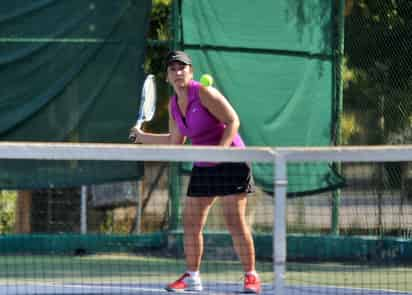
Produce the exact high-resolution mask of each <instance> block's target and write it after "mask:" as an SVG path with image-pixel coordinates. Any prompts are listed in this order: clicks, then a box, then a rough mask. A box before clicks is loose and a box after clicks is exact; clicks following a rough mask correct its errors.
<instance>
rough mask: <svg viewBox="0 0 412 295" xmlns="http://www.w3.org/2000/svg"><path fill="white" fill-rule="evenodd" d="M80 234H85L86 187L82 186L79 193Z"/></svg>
mask: <svg viewBox="0 0 412 295" xmlns="http://www.w3.org/2000/svg"><path fill="white" fill-rule="evenodd" d="M80 206H81V208H80V232H81V233H82V234H87V186H86V185H82V186H81V191H80Z"/></svg>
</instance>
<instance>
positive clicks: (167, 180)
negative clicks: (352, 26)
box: [0, 142, 412, 295]
mask: <svg viewBox="0 0 412 295" xmlns="http://www.w3.org/2000/svg"><path fill="white" fill-rule="evenodd" d="M25 161H38V163H39V165H38V167H39V169H40V170H39V171H40V172H39V174H41V175H42V177H44V176H45V175H46V176H47V175H48V174H49V176H50V182H49V183H50V184H49V186H48V187H47V188H42V189H36V190H33V189H31V190H25V187H24V184H22V185H21V188H19V190H14V191H5V190H3V191H1V194H0V210H1V212H0V213H1V216H2V219H1V223H0V230H1V234H2V235H1V236H0V258H1V259H0V264H1V266H0V293H1V294H29V295H30V294H163V293H164V292H166V291H164V287H165V286H166V284H168V283H170V282H172V281H173V280H175V279H177V277H178V276H179V275H181V274H182V272H183V271H184V270H185V259H184V257H185V255H184V249H183V230H182V220H181V218H182V217H181V216H182V210H183V209H182V208H183V202H184V199H185V198H184V196H185V194H186V189H187V185H188V178H189V177H188V174H187V171H188V169H189V167H190V166H191V164H192V162H194V161H207V162H248V163H251V164H252V166H253V168H254V170H255V169H256V170H259V169H260V170H264V171H273V173H270V174H268V175H267V178H271V179H272V181H273V191H271V192H267V191H264V190H262V189H260V185H259V181H258V179H257V180H256V189H255V192H254V193H253V194H252V195H251V196H250V197H249V198H248V207H247V210H246V217H247V222H248V223H249V225H250V226H251V228H252V230H253V237H254V241H255V248H256V268H257V271H258V273H259V275H260V278H261V280H262V293H263V294H285V295H289V294H302V295H308V294H406V293H411V294H412V284H411V283H410V282H412V265H411V262H412V239H411V238H412V237H411V230H410V228H411V223H412V205H411V198H412V197H411V192H412V166H411V162H412V147H410V146H401V147H400V146H390V147H388V146H385V147H340V148H338V147H335V148H292V147H290V148H288V147H285V148H246V149H224V148H218V147H186V146H185V147H182V146H161V147H160V146H145V145H116V144H68V143H14V142H2V143H0V163H1V166H0V173H1V178H0V181H5V180H7V179H8V177H10V175H8V168H9V167H12V166H13V165H14V163H18V164H19V165H23V166H24V163H25ZM82 161H93V162H111V163H120V162H130V163H136V169H141V168H143V171H144V173H143V174H142V177H141V178H139V179H135V180H125V179H122V180H118V181H111V182H107V183H96V184H91V183H90V181H89V180H88V181H87V183H85V184H84V185H82V186H81V187H69V188H67V187H65V188H60V187H54V185H53V179H55V176H56V175H55V174H56V166H59V165H62V166H63V167H65V169H78V171H79V173H81V165H80V163H81V162H82ZM308 165H309V166H308ZM310 165H327V166H328V167H329V166H330V167H332V168H333V169H335V170H336V171H338V172H339V174H340V175H341V176H342V179H344V180H345V185H344V186H343V187H341V188H340V189H337V190H335V191H322V190H319V191H318V192H312V193H311V194H310V195H295V194H288V188H289V187H290V186H293V187H294V189H293V191H296V188H298V187H299V186H300V185H302V186H307V183H308V182H311V181H318V179H319V177H317V176H316V175H315V176H314V175H312V174H311V175H309V174H308V169H307V167H311V166H310ZM30 167H33V166H32V165H31V166H30ZM96 167H99V169H101V167H104V165H103V166H102V165H96ZM108 167H111V168H113V167H116V166H115V165H111V166H108ZM262 167H263V168H264V169H262ZM301 167H302V168H301ZM45 171H46V172H47V173H45ZM76 171H77V170H76ZM309 171H310V169H309ZM312 171H318V170H317V169H313V170H312ZM299 172H301V173H299ZM26 173H27V174H28V175H30V177H36V173H38V171H27V172H26ZM59 173H60V174H61V173H62V172H61V171H59ZM95 173H96V174H98V173H99V171H98V170H97V171H96V172H95ZM71 174H72V173H68V175H71ZM59 177H62V175H59ZM323 181H324V180H322V182H323ZM0 189H1V188H0ZM203 236H204V244H205V249H204V255H203V261H202V265H201V276H202V280H203V285H204V291H203V292H202V293H204V294H235V293H238V292H241V291H242V290H243V289H242V288H243V286H242V281H243V270H242V265H241V264H240V261H239V258H238V257H237V255H236V252H235V251H234V249H233V248H234V247H233V242H232V239H231V236H230V235H229V234H228V232H227V229H226V226H225V220H224V218H223V205H222V203H221V199H219V200H218V201H216V203H215V204H214V205H213V207H212V208H211V210H210V212H209V216H208V219H207V222H206V226H205V229H204V235H203Z"/></svg>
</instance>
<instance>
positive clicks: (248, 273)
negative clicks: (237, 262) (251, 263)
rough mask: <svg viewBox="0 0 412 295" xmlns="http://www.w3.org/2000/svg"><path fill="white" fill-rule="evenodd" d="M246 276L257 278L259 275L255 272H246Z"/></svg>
mask: <svg viewBox="0 0 412 295" xmlns="http://www.w3.org/2000/svg"><path fill="white" fill-rule="evenodd" d="M246 274H247V275H254V276H257V277H258V276H259V275H258V274H257V272H256V270H252V271H248V272H247V273H246Z"/></svg>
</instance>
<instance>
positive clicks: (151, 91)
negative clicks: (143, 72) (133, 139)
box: [136, 74, 157, 127]
mask: <svg viewBox="0 0 412 295" xmlns="http://www.w3.org/2000/svg"><path fill="white" fill-rule="evenodd" d="M156 96H157V95H156V79H155V76H154V75H152V74H149V75H147V77H146V79H145V81H144V83H143V87H142V93H141V98H140V108H139V115H138V119H137V123H136V125H137V126H138V127H140V126H139V124H140V125H141V124H142V123H143V122H147V121H150V120H151V119H153V116H154V113H155V110H156Z"/></svg>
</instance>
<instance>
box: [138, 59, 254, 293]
mask: <svg viewBox="0 0 412 295" xmlns="http://www.w3.org/2000/svg"><path fill="white" fill-rule="evenodd" d="M166 65H167V81H168V83H170V85H171V86H172V87H173V89H174V92H175V95H174V96H173V97H171V100H170V102H169V118H170V119H169V121H170V122H169V126H170V130H169V133H167V134H153V133H147V132H143V131H141V130H139V128H132V129H131V136H134V137H135V143H144V144H183V143H184V142H185V140H186V138H189V139H190V140H191V143H192V144H193V145H218V146H224V147H238V148H243V147H244V146H245V145H244V143H243V141H242V138H241V137H240V136H239V134H238V129H239V118H238V116H237V114H236V112H235V111H234V109H233V108H232V106H231V105H230V104H229V102H228V101H227V99H226V98H225V97H224V96H223V95H222V94H221V93H220V92H219V91H218V90H217V89H215V88H213V87H205V86H202V85H200V83H199V82H197V81H195V80H193V66H192V60H191V58H190V56H189V55H188V54H186V53H185V52H183V51H173V52H170V53H169V54H168V55H167V58H166ZM252 185H253V184H252V176H251V170H250V167H249V165H247V164H246V163H220V164H214V163H207V162H198V163H194V166H193V170H192V172H191V177H190V182H189V187H188V193H187V197H186V198H185V202H184V210H183V227H184V249H185V258H186V267H187V269H186V272H185V273H184V274H183V275H182V276H181V277H180V278H179V279H178V280H176V281H175V282H173V283H171V284H169V285H168V286H166V290H168V291H172V292H178V291H201V290H202V289H203V287H202V283H201V279H200V274H199V270H200V264H201V259H202V255H203V235H202V231H203V227H204V225H205V223H206V218H207V215H208V212H209V209H210V208H211V206H212V204H213V203H214V201H215V200H216V198H217V197H220V198H222V206H223V212H224V219H225V223H226V226H227V228H228V230H229V232H230V234H231V236H232V240H233V244H234V247H235V250H236V253H237V255H238V256H239V258H240V261H241V263H242V265H243V270H244V273H245V276H244V290H243V291H244V292H247V293H259V292H260V290H261V286H260V279H259V276H258V275H257V273H256V269H255V248H254V243H253V238H252V234H251V231H250V229H249V226H248V225H247V223H246V218H245V212H246V204H247V194H248V193H250V192H251V191H252Z"/></svg>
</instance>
